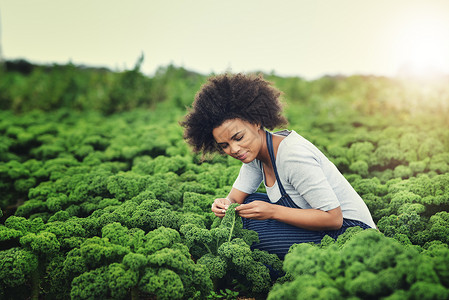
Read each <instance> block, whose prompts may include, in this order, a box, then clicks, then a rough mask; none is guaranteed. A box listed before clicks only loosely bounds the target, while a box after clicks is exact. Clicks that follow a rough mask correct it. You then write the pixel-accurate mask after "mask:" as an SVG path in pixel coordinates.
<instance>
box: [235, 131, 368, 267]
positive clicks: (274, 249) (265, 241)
mask: <svg viewBox="0 0 449 300" xmlns="http://www.w3.org/2000/svg"><path fill="white" fill-rule="evenodd" d="M266 136H267V146H268V152H269V154H270V159H271V163H272V164H273V169H274V174H275V176H276V181H277V184H278V185H279V190H280V192H281V195H282V196H281V198H280V199H279V200H278V201H277V202H276V203H272V202H271V201H270V199H269V198H268V195H267V194H263V193H254V194H251V195H249V196H248V197H247V198H246V199H245V201H244V203H245V204H246V203H250V202H252V201H256V200H258V201H264V202H268V203H271V204H274V205H282V206H286V207H292V208H297V209H301V208H300V207H299V206H297V205H296V204H295V203H294V202H293V200H292V199H291V198H290V196H289V195H288V194H287V193H286V192H285V189H284V187H283V186H282V183H281V180H280V179H279V175H278V172H277V168H276V160H275V157H274V152H273V141H272V136H271V133H269V132H268V131H267V132H266ZM242 221H243V228H245V229H250V230H254V231H256V232H257V233H258V234H259V241H260V242H259V243H257V244H253V245H252V248H253V249H260V250H265V251H268V252H269V253H274V254H277V255H278V256H279V258H281V259H284V256H285V255H286V254H287V252H288V250H289V248H290V246H291V245H293V244H298V243H308V242H314V243H320V242H321V239H322V238H323V237H324V236H325V235H329V236H331V237H332V238H334V239H336V238H337V237H338V236H339V235H340V234H342V233H343V232H345V231H346V229H348V228H349V227H352V226H360V227H361V228H363V229H366V228H371V227H370V226H368V225H367V224H365V223H363V222H361V221H356V220H350V219H345V218H344V219H343V225H342V227H341V228H340V229H338V230H326V231H325V230H318V231H315V230H308V229H304V228H300V227H296V226H293V225H290V224H287V223H283V222H280V221H277V220H273V219H267V220H254V219H246V218H242Z"/></svg>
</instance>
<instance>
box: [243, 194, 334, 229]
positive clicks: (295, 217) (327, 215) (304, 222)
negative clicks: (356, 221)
mask: <svg viewBox="0 0 449 300" xmlns="http://www.w3.org/2000/svg"><path fill="white" fill-rule="evenodd" d="M235 210H236V211H238V214H239V215H240V216H241V217H244V218H249V219H256V220H265V219H275V220H278V221H280V222H284V223H287V224H290V225H293V226H297V227H301V228H305V229H309V230H336V229H340V228H341V226H342V224H343V215H342V212H341V209H340V207H337V208H334V209H331V210H329V211H322V210H319V209H300V208H291V207H286V206H281V205H276V204H270V203H267V202H264V201H253V202H251V203H248V204H242V205H240V206H238V207H237V208H236V209H235Z"/></svg>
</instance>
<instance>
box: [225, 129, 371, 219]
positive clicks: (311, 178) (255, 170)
mask: <svg viewBox="0 0 449 300" xmlns="http://www.w3.org/2000/svg"><path fill="white" fill-rule="evenodd" d="M276 167H277V171H278V174H279V178H280V180H281V183H282V186H283V187H284V189H285V191H286V192H287V194H288V195H289V196H290V198H291V199H292V200H293V201H294V202H295V204H296V205H298V206H299V207H300V208H315V209H320V210H323V211H328V210H331V209H334V208H337V207H338V206H340V207H341V210H342V214H343V218H346V219H352V220H358V221H362V222H364V223H365V224H367V225H369V226H371V227H372V228H376V225H375V223H374V221H373V218H372V217H371V213H370V212H369V210H368V207H367V206H366V204H365V202H364V201H363V200H362V198H361V197H360V196H359V195H358V194H357V192H356V191H355V190H354V188H353V187H352V186H351V185H350V183H349V182H348V181H347V180H346V178H345V177H344V176H343V175H342V174H341V173H340V171H338V169H337V167H335V165H334V164H333V163H332V162H331V161H330V160H329V159H328V158H327V157H326V156H325V155H324V154H323V153H322V152H321V151H320V150H319V149H318V148H317V147H316V146H315V145H313V144H312V143H310V142H309V141H308V140H306V139H305V138H303V137H302V136H300V135H299V134H298V133H296V132H295V131H291V133H290V134H289V135H288V136H286V137H285V138H284V139H283V140H282V141H281V143H280V144H279V148H278V151H277V154H276ZM262 181H263V182H264V185H265V188H266V191H267V195H268V198H269V199H270V201H271V202H272V203H275V202H277V201H278V200H279V198H281V192H280V190H279V186H278V183H277V181H276V182H275V183H274V185H273V186H271V187H268V186H266V183H265V179H264V172H263V167H262V163H261V162H260V161H259V160H257V159H255V160H253V161H252V162H250V163H248V164H243V165H242V167H241V169H240V173H239V176H238V177H237V179H236V181H235V182H234V185H233V187H234V188H236V189H238V190H240V191H242V192H244V193H247V194H252V193H254V192H256V190H257V189H258V187H259V186H260V183H261V182H262Z"/></svg>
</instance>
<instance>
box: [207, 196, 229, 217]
mask: <svg viewBox="0 0 449 300" xmlns="http://www.w3.org/2000/svg"><path fill="white" fill-rule="evenodd" d="M231 203H232V202H231V200H229V199H227V198H218V199H215V201H214V203H212V207H211V210H212V212H213V213H214V214H215V215H216V216H217V217H219V218H223V217H224V215H225V214H226V210H227V209H228V206H229V204H231Z"/></svg>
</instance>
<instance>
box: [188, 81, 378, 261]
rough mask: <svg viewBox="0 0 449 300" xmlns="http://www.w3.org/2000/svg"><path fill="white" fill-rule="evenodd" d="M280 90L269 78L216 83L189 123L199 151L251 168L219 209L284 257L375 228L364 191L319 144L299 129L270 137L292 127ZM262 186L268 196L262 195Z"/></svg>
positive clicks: (202, 94)
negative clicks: (351, 231)
mask: <svg viewBox="0 0 449 300" xmlns="http://www.w3.org/2000/svg"><path fill="white" fill-rule="evenodd" d="M280 94H281V93H280V91H279V90H277V89H276V88H274V87H273V86H272V85H271V84H270V83H269V82H267V81H266V80H264V79H263V78H262V76H255V75H244V74H236V75H231V74H224V75H219V76H214V77H211V78H210V79H209V80H208V82H207V83H206V84H204V85H203V86H202V88H201V89H200V91H199V92H198V93H197V95H196V97H195V101H194V103H193V108H192V110H190V111H189V113H188V114H187V116H186V118H185V120H184V121H183V122H182V123H181V125H182V126H184V127H185V132H184V138H185V139H186V141H187V142H188V143H189V144H190V145H192V146H193V148H194V151H195V152H203V153H212V152H217V151H218V152H220V153H226V154H227V155H230V156H232V157H234V158H236V159H238V160H241V161H242V162H243V165H242V167H241V169H240V173H239V175H238V177H237V179H236V181H235V182H234V184H233V187H232V189H231V191H230V192H229V194H228V196H227V197H226V198H219V199H215V201H214V203H213V204H212V211H213V212H214V213H215V215H216V216H217V217H220V218H221V217H223V216H224V214H225V212H226V209H227V207H228V205H229V204H230V203H233V202H237V203H240V204H241V205H240V206H238V207H237V208H236V211H238V214H239V215H240V216H241V217H242V220H243V225H244V228H246V229H251V230H255V231H257V232H258V234H259V240H260V243H258V244H256V245H253V248H258V249H261V250H266V251H268V252H270V253H275V254H277V255H278V256H279V257H280V258H284V256H285V254H286V253H287V252H288V249H289V248H290V246H291V245H292V244H294V243H303V242H315V243H319V242H320V241H321V239H322V238H323V237H324V236H325V235H326V234H327V235H330V236H331V237H333V238H337V237H338V235H340V234H342V233H343V232H344V231H345V230H346V229H347V228H348V227H351V226H360V227H362V228H375V224H374V221H373V219H372V217H371V214H370V212H369V210H368V208H367V206H366V204H365V203H364V202H363V200H362V199H361V197H360V196H359V195H358V194H357V192H356V191H355V190H354V189H353V188H352V187H351V185H350V184H349V183H348V181H347V180H346V179H345V178H344V177H343V175H342V174H341V173H340V172H339V171H338V170H337V168H336V167H335V166H334V165H333V164H332V163H331V162H330V161H329V160H328V159H327V158H326V157H325V156H324V154H323V153H322V152H321V151H320V150H318V148H316V147H315V146H314V145H313V144H311V143H310V142H309V141H307V140H306V139H304V138H303V137H301V136H300V135H299V134H298V133H296V132H295V131H281V132H278V133H274V134H272V133H270V132H269V131H266V129H268V130H273V129H274V128H279V127H282V126H284V125H286V124H287V120H286V119H285V117H283V116H282V105H281V103H280V100H279V97H280ZM261 182H263V183H264V185H265V187H266V191H267V194H262V193H255V192H256V190H257V189H258V187H259V185H260V184H261Z"/></svg>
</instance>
